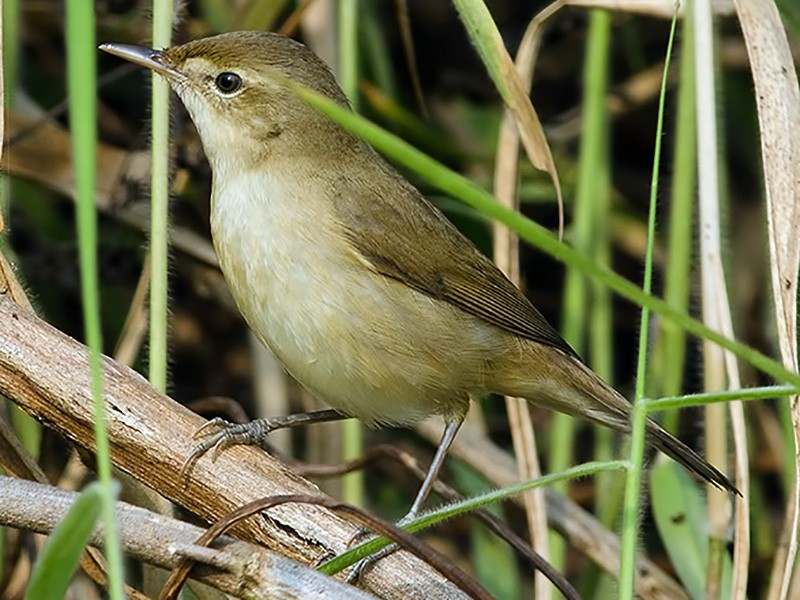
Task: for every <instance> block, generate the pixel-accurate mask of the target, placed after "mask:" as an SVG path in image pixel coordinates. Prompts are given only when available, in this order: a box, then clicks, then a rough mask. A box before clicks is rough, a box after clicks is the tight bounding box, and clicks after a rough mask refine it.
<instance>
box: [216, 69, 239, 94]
mask: <svg viewBox="0 0 800 600" xmlns="http://www.w3.org/2000/svg"><path fill="white" fill-rule="evenodd" d="M214 84H215V85H216V86H217V89H218V90H219V91H220V92H222V93H223V94H233V93H234V92H238V91H239V89H240V88H241V87H242V78H241V77H239V76H238V75H237V74H236V73H231V72H230V71H225V72H223V73H220V74H219V75H217V78H216V79H215V80H214Z"/></svg>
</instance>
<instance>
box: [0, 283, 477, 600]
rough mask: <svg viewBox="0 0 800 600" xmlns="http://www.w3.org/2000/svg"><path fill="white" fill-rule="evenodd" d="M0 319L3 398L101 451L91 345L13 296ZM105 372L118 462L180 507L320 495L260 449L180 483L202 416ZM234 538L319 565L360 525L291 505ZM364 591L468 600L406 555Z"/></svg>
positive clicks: (230, 453)
mask: <svg viewBox="0 0 800 600" xmlns="http://www.w3.org/2000/svg"><path fill="white" fill-rule="evenodd" d="M0 323H2V324H3V326H2V327H0V392H2V393H4V394H6V395H7V396H8V397H10V398H11V399H12V400H14V402H16V403H17V404H18V405H19V406H21V407H22V408H23V409H24V410H25V411H26V412H28V413H30V414H32V415H34V416H35V417H36V418H37V419H39V420H40V421H43V422H44V423H45V424H46V425H47V426H49V427H51V428H53V429H55V430H57V431H59V432H60V433H62V434H63V435H65V436H66V437H68V438H70V439H71V440H73V441H75V442H76V443H78V444H80V445H81V446H84V447H85V448H87V449H88V450H90V451H94V449H95V442H94V433H93V424H92V421H93V417H92V402H91V382H90V372H89V365H88V352H87V350H86V348H85V347H84V346H83V345H82V344H80V343H78V342H76V341H75V340H73V339H72V338H70V337H69V336H67V335H65V334H64V333H62V332H60V331H58V330H57V329H55V328H54V327H52V326H51V325H49V324H47V323H45V322H44V321H42V320H41V319H38V318H37V317H36V316H35V315H33V314H32V313H30V312H29V311H27V310H25V309H23V308H21V307H20V306H18V305H16V304H14V303H13V302H12V301H11V300H9V299H8V298H7V297H0ZM103 369H104V389H105V395H106V414H107V416H108V423H107V427H108V434H109V443H110V448H111V457H112V461H113V462H114V464H115V465H116V466H117V467H119V468H120V469H122V470H123V471H126V472H128V473H130V474H131V475H132V476H133V477H135V478H136V479H139V480H140V481H142V482H143V483H145V484H146V485H148V486H149V487H151V488H153V489H155V490H156V491H158V492H159V493H160V494H162V495H163V496H165V497H167V498H169V499H170V500H172V501H173V502H175V503H177V504H179V505H180V506H183V507H185V508H187V509H188V510H190V511H191V512H194V513H195V514H197V515H199V516H200V517H202V518H203V519H205V520H206V521H209V522H212V521H216V520H218V519H219V518H220V517H222V516H223V515H225V514H228V513H230V512H231V511H233V510H235V509H236V508H238V507H240V506H242V505H244V504H247V503H248V502H252V501H253V500H256V499H258V498H263V497H266V496H274V495H278V494H314V495H318V494H319V491H318V489H317V488H316V487H314V486H313V485H312V484H310V483H309V482H307V481H305V480H303V479H301V478H300V477H298V476H296V475H294V474H293V473H292V472H290V471H289V470H288V468H287V467H286V466H285V465H284V464H282V463H280V462H279V461H277V460H276V459H274V458H273V457H271V456H269V455H268V454H266V453H265V452H263V451H261V450H259V449H257V448H246V447H235V448H231V449H228V450H226V451H224V452H222V453H221V454H220V455H219V457H218V458H217V461H216V463H213V464H212V463H211V461H210V459H209V458H207V457H203V458H202V459H201V460H199V461H198V462H197V463H195V465H194V467H193V469H192V471H191V472H190V473H189V476H188V477H187V478H185V479H183V480H179V478H178V473H179V471H180V468H181V465H182V463H183V460H184V458H185V457H186V456H187V455H188V454H189V452H190V451H191V449H192V447H193V444H194V442H193V440H192V434H193V433H194V432H195V431H196V430H197V428H198V427H199V426H200V425H201V424H202V422H203V421H202V419H201V418H200V417H198V416H197V415H194V414H192V413H191V412H190V411H189V410H188V409H186V408H184V407H183V406H181V405H179V404H177V403H176V402H174V401H173V400H171V399H170V398H169V397H167V396H165V395H163V394H160V393H158V392H157V391H155V390H154V389H153V388H152V387H150V385H149V384H148V383H147V382H146V381H145V380H144V378H142V377H141V376H140V375H139V374H138V373H136V372H134V371H132V370H131V369H129V368H128V367H125V366H124V365H120V364H119V363H116V362H114V361H113V360H111V359H109V358H104V360H103ZM233 532H234V535H236V536H237V537H239V538H240V539H242V540H244V541H248V542H254V543H257V544H260V545H263V546H265V547H266V548H269V549H271V550H274V551H276V552H278V553H280V554H283V555H286V556H288V557H289V558H292V559H294V560H296V561H298V562H300V563H303V564H318V563H319V562H321V561H323V560H325V559H327V558H330V557H332V556H334V555H336V554H339V553H341V552H343V551H344V550H345V549H346V547H347V543H348V541H349V540H350V539H351V538H352V537H353V535H354V534H355V532H356V526H355V525H354V524H353V522H352V520H347V519H343V518H339V517H337V516H336V515H334V514H332V513H331V512H330V511H328V510H326V509H324V508H321V507H316V506H297V505H286V506H282V507H280V508H276V509H275V510H273V511H270V514H269V516H259V517H257V518H253V519H248V520H247V521H245V522H243V523H240V524H239V525H237V527H236V528H235V529H234V530H233ZM364 586H365V587H366V588H367V589H368V590H370V591H371V592H373V593H376V594H377V595H379V596H380V597H382V598H423V597H424V598H460V597H463V594H462V593H461V592H460V591H459V590H458V589H457V588H456V587H455V586H453V585H452V584H451V583H449V582H446V581H445V580H443V579H442V578H441V576H440V575H438V574H437V573H435V572H434V571H432V570H431V569H430V568H429V567H428V566H427V565H425V564H424V563H421V562H420V561H418V560H416V559H414V558H413V557H411V556H408V555H407V554H405V553H397V555H396V556H392V557H389V558H387V559H385V560H382V561H380V563H378V564H377V565H376V567H375V568H374V569H372V570H371V571H370V573H369V575H368V576H367V577H366V578H365V582H364Z"/></svg>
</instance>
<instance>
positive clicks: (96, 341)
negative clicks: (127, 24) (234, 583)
mask: <svg viewBox="0 0 800 600" xmlns="http://www.w3.org/2000/svg"><path fill="white" fill-rule="evenodd" d="M66 24H67V84H68V90H69V105H70V125H71V128H72V153H73V157H74V171H75V187H76V191H77V196H78V244H79V253H80V270H81V294H82V297H83V316H84V324H85V330H86V345H87V346H88V347H89V364H90V366H91V370H92V397H93V399H94V417H95V439H96V444H97V474H98V478H99V480H100V485H101V486H102V490H103V524H104V528H105V533H106V557H107V559H108V577H109V595H110V596H111V598H112V599H113V600H121V599H122V588H123V575H122V553H121V551H120V547H119V534H118V531H117V524H116V521H115V518H114V501H115V498H116V494H115V492H114V488H113V486H112V480H111V457H110V453H109V445H108V435H107V433H106V412H105V402H104V397H103V378H102V362H101V356H100V353H101V350H102V334H101V329H100V298H99V292H98V275H97V255H96V252H97V213H96V206H95V180H94V178H95V168H96V164H97V163H96V153H97V152H96V143H97V125H96V122H95V119H96V115H97V111H96V110H95V105H96V100H95V90H96V89H97V84H96V81H97V76H96V67H95V61H96V60H97V57H96V52H97V50H96V44H95V40H94V30H95V27H94V6H93V4H92V3H91V2H89V1H87V0H74V1H71V2H68V3H67V10H66Z"/></svg>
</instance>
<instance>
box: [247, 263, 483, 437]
mask: <svg viewBox="0 0 800 600" xmlns="http://www.w3.org/2000/svg"><path fill="white" fill-rule="evenodd" d="M273 275H274V274H273ZM284 275H285V278H284V279H282V281H281V282H280V284H276V285H273V286H265V287H266V288H269V289H270V293H268V294H264V291H265V289H264V288H261V290H260V292H261V294H263V295H262V297H261V302H258V303H256V304H255V305H254V304H253V303H248V302H242V301H240V306H242V311H243V313H244V314H245V317H246V319H247V321H248V323H249V324H250V325H251V327H252V328H253V330H254V331H256V333H257V334H258V335H259V336H260V337H261V339H262V340H263V342H264V343H265V344H266V345H267V346H268V347H269V348H270V349H272V351H273V352H274V353H275V354H276V356H277V357H278V358H279V360H280V361H281V362H282V363H283V364H284V366H285V367H286V369H287V370H288V371H289V372H290V373H291V374H292V375H293V376H294V377H295V378H296V379H297V380H298V381H299V382H300V383H301V384H302V385H304V386H305V387H307V388H308V389H309V390H310V391H311V392H312V393H314V394H315V395H316V396H318V397H320V398H321V399H322V400H324V401H326V402H327V403H328V404H330V405H331V406H333V407H334V408H337V409H340V410H342V411H344V412H346V413H348V414H352V415H354V416H357V417H359V418H360V419H362V420H364V421H367V422H376V423H377V422H381V423H410V422H413V421H415V420H418V419H420V418H422V417H425V416H427V415H430V414H450V413H453V412H455V411H459V410H460V409H461V408H462V405H463V404H465V403H466V402H467V395H468V394H469V393H470V392H472V391H475V390H474V389H473V388H475V387H479V383H478V382H477V380H476V375H477V374H478V373H479V372H480V369H481V361H480V360H477V361H471V359H470V357H469V355H470V354H473V355H474V354H477V353H476V352H474V351H473V352H472V353H470V352H462V349H463V348H464V346H466V345H468V344H466V343H465V340H464V339H461V338H463V337H464V336H463V331H462V332H460V333H459V332H457V333H455V334H454V333H453V332H451V331H443V330H442V323H441V321H442V320H443V319H442V315H437V314H433V315H432V314H430V313H431V312H434V313H435V312H436V309H432V308H431V306H430V305H428V306H425V305H426V304H429V303H431V302H432V301H430V300H429V299H427V298H426V297H424V296H421V295H419V296H420V297H419V298H415V297H414V296H415V295H418V294H416V292H412V291H411V290H409V289H408V288H405V287H404V286H403V287H399V284H394V282H391V283H392V285H391V286H389V287H390V288H393V287H397V289H396V290H395V291H396V292H398V293H399V294H400V295H401V297H400V298H398V297H396V296H395V297H394V298H387V297H385V296H383V293H385V292H386V290H381V289H380V288H379V286H378V285H372V284H373V283H376V282H370V281H369V279H371V278H372V276H370V277H369V278H366V279H367V280H366V281H364V280H361V281H359V278H358V277H352V278H350V280H349V281H346V280H347V278H346V277H344V278H342V279H344V280H345V281H346V284H345V281H343V280H342V279H339V281H337V282H327V283H324V282H322V281H320V279H319V278H317V277H314V276H310V277H309V273H308V272H304V269H302V268H301V267H300V266H299V265H297V264H295V265H294V270H293V272H291V273H284ZM341 277H342V273H341V272H339V274H338V275H337V278H341ZM332 286H333V287H332ZM243 291H244V294H237V296H245V295H246V296H250V297H252V295H253V294H252V292H256V290H250V291H246V290H243ZM470 362H473V363H476V364H469V363H470Z"/></svg>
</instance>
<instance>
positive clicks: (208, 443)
mask: <svg viewBox="0 0 800 600" xmlns="http://www.w3.org/2000/svg"><path fill="white" fill-rule="evenodd" d="M278 428H279V426H276V424H275V423H273V420H272V419H257V420H256V421H251V422H250V423H229V422H228V421H226V420H224V419H220V418H219V417H217V418H215V419H211V420H210V421H208V422H207V423H205V424H204V425H203V426H202V427H200V428H199V429H198V430H197V431H195V433H194V436H193V438H194V439H201V438H204V439H203V440H202V441H201V442H200V443H199V444H197V445H196V446H195V447H194V448H192V451H191V452H190V453H189V456H187V457H186V460H185V461H183V466H182V467H181V471H180V477H183V475H184V474H185V473H186V472H187V471H188V469H189V468H190V467H191V466H192V465H193V464H194V463H195V461H197V460H198V459H199V458H200V457H201V456H203V455H204V454H205V453H206V452H208V451H209V450H210V451H211V461H212V462H214V461H215V460H216V459H217V455H218V454H219V453H220V451H222V450H224V449H225V448H228V447H229V446H238V445H240V444H245V445H250V446H262V447H264V446H265V445H266V439H267V436H268V435H269V433H270V432H271V431H274V430H275V429H278Z"/></svg>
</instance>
